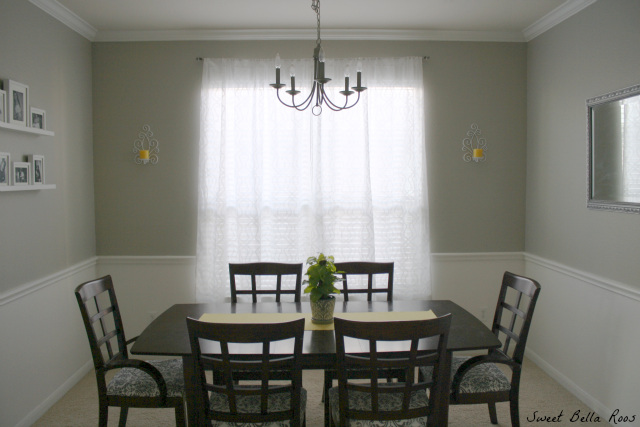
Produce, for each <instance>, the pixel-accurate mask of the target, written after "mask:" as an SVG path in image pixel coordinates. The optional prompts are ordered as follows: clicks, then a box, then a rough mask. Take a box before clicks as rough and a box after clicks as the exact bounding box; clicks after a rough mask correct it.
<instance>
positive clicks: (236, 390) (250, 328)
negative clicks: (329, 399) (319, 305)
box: [187, 318, 304, 427]
mask: <svg viewBox="0 0 640 427" xmlns="http://www.w3.org/2000/svg"><path fill="white" fill-rule="evenodd" d="M187 328H188V330H189V340H190V342H191V353H192V354H193V357H194V360H195V364H196V386H197V390H198V393H199V396H200V399H202V402H207V403H208V402H209V399H210V397H211V396H210V393H220V394H222V395H224V396H226V398H227V399H228V403H229V407H228V409H229V412H222V411H215V410H214V409H212V408H211V407H210V405H209V404H204V405H203V406H204V407H205V408H206V409H205V413H206V416H207V419H210V420H218V421H225V422H235V423H263V422H264V423H266V422H274V421H283V420H290V422H291V424H290V425H291V427H299V425H300V416H301V412H300V411H301V406H300V399H301V397H300V396H301V389H302V367H301V364H300V357H301V355H302V339H303V337H304V319H298V320H294V321H292V322H284V323H265V324H249V323H247V324H230V323H208V322H200V321H199V320H195V319H191V318H187ZM288 339H293V340H294V343H293V348H289V347H287V348H286V349H285V348H279V349H278V353H277V354H271V353H270V347H271V345H272V343H274V342H276V341H282V340H288ZM233 343H241V344H250V343H253V344H261V346H262V352H261V354H259V355H252V357H248V356H247V355H246V354H244V355H242V354H234V353H232V352H231V350H232V349H230V346H229V344H233ZM212 344H214V345H213V346H212ZM216 344H217V345H219V347H217V346H216ZM283 347H285V346H283ZM284 350H291V351H284ZM207 352H212V353H207ZM203 353H205V354H203ZM206 370H213V371H214V372H216V371H217V374H218V378H220V381H216V382H217V384H214V382H213V381H212V382H211V383H209V382H207V378H206V376H205V371H206ZM275 370H279V371H286V372H290V373H291V380H290V381H289V380H285V381H283V380H282V376H281V375H279V376H278V377H277V379H278V383H277V384H275V385H274V384H273V383H270V378H271V374H272V372H273V371H275ZM234 371H236V372H237V371H243V372H246V371H255V372H259V373H260V377H261V380H260V386H259V387H256V386H250V385H249V386H247V385H244V386H243V385H239V384H237V382H236V381H234ZM281 393H291V401H290V402H291V405H290V408H289V409H288V410H283V411H276V412H267V408H268V402H269V397H270V396H273V395H275V394H281ZM243 396H259V397H260V412H259V413H247V412H246V410H245V411H243V412H241V410H242V408H239V407H238V400H240V399H242V398H243Z"/></svg>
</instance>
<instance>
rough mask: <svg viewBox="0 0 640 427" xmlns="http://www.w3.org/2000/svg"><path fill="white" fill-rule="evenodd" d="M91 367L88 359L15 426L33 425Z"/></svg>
mask: <svg viewBox="0 0 640 427" xmlns="http://www.w3.org/2000/svg"><path fill="white" fill-rule="evenodd" d="M92 369H93V361H92V360H89V361H88V362H87V363H85V364H84V365H83V366H82V367H81V368H80V369H78V370H77V371H76V372H75V373H74V374H73V375H71V377H69V379H68V380H67V381H65V382H64V383H63V384H62V385H61V386H60V387H58V388H57V389H56V391H54V392H53V393H51V395H49V397H47V398H46V399H45V400H44V401H42V403H40V404H39V405H38V406H37V407H36V408H35V409H34V410H33V411H31V412H30V413H29V414H28V415H27V416H26V417H24V418H23V419H22V421H20V422H19V423H18V424H16V425H15V427H29V426H31V425H33V424H34V423H35V422H36V421H38V419H39V418H40V417H41V416H43V415H44V414H45V412H47V411H48V410H49V408H51V407H52V406H53V405H55V404H56V402H57V401H58V400H60V399H62V397H63V396H64V395H65V394H66V393H67V392H68V391H69V390H71V389H72V388H73V386H75V385H76V384H77V383H78V381H80V380H81V379H82V378H83V377H84V376H85V375H87V372H89V371H90V370H92Z"/></svg>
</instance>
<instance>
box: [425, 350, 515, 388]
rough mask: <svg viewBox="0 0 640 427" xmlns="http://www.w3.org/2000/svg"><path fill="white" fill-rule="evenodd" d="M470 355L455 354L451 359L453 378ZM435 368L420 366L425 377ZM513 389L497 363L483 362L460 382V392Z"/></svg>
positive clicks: (429, 376)
mask: <svg viewBox="0 0 640 427" xmlns="http://www.w3.org/2000/svg"><path fill="white" fill-rule="evenodd" d="M468 359H470V357H469V356H453V360H452V361H451V380H452V381H453V376H454V375H455V373H456V372H457V371H458V368H460V365H462V364H463V363H464V362H465V361H467V360H468ZM432 370H433V368H432V367H430V366H423V367H422V368H420V371H421V372H422V375H424V377H425V378H431V372H432ZM509 390H511V382H510V381H509V378H507V376H506V375H505V373H504V372H502V370H501V369H500V368H499V367H498V366H497V365H496V364H495V363H482V364H480V365H477V366H475V367H474V368H473V369H471V370H470V371H468V372H467V373H466V374H465V376H464V377H463V378H462V382H461V383H460V393H489V392H497V391H509Z"/></svg>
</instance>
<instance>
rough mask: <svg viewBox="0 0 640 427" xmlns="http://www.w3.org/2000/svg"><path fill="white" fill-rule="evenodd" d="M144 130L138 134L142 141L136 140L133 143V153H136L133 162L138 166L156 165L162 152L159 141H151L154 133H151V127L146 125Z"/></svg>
mask: <svg viewBox="0 0 640 427" xmlns="http://www.w3.org/2000/svg"><path fill="white" fill-rule="evenodd" d="M142 129H143V131H142V132H140V133H139V134H138V138H140V139H136V140H135V142H134V143H133V152H134V153H136V156H135V157H134V159H133V160H134V161H135V162H136V164H137V165H140V164H145V165H146V164H147V163H148V162H151V164H152V165H155V164H156V163H158V154H157V153H158V152H160V147H158V140H157V139H151V137H152V136H153V132H151V127H150V126H149V125H144V126H143V127H142ZM145 147H146V148H145Z"/></svg>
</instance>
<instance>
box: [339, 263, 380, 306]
mask: <svg viewBox="0 0 640 427" xmlns="http://www.w3.org/2000/svg"><path fill="white" fill-rule="evenodd" d="M335 266H336V271H342V272H343V273H342V279H343V280H342V282H341V283H342V289H341V290H340V293H341V294H342V295H344V300H345V301H349V295H353V294H367V301H372V300H373V294H379V293H381V294H387V301H391V300H393V262H366V261H352V262H336V263H335ZM385 274H386V275H387V286H386V287H380V288H378V287H374V286H373V279H374V276H377V275H385ZM350 276H351V277H352V278H353V276H367V287H366V288H353V287H352V288H349V277H350ZM352 283H353V281H352Z"/></svg>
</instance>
